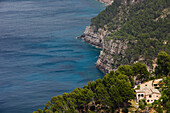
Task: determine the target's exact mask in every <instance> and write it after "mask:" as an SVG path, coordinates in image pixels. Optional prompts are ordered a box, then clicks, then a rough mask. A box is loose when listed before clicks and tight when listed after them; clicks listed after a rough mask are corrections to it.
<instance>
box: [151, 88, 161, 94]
mask: <svg viewBox="0 0 170 113" xmlns="http://www.w3.org/2000/svg"><path fill="white" fill-rule="evenodd" d="M151 90H152V92H153V93H158V94H160V92H159V90H158V89H151Z"/></svg>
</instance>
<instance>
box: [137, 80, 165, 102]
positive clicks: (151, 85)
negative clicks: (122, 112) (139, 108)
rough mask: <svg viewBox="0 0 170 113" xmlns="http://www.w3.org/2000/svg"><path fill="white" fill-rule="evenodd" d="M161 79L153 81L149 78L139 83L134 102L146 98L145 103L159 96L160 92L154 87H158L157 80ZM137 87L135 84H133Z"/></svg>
mask: <svg viewBox="0 0 170 113" xmlns="http://www.w3.org/2000/svg"><path fill="white" fill-rule="evenodd" d="M160 81H162V79H157V80H155V81H153V80H151V81H148V82H145V83H142V84H140V89H139V90H135V91H136V102H137V103H138V102H140V100H142V99H146V102H147V103H153V102H154V101H155V100H158V99H159V98H160V97H161V93H160V92H159V90H158V89H155V87H159V85H158V84H159V82H160ZM135 87H137V86H135Z"/></svg>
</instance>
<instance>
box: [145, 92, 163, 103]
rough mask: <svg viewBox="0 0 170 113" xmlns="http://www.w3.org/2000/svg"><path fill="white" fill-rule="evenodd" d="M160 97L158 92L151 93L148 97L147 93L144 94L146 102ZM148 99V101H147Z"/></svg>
mask: <svg viewBox="0 0 170 113" xmlns="http://www.w3.org/2000/svg"><path fill="white" fill-rule="evenodd" d="M160 97H161V95H160V94H157V93H152V94H151V97H149V95H146V102H147V103H153V102H154V101H155V100H158V99H159V98H160ZM148 100H149V102H148Z"/></svg>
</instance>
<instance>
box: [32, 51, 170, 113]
mask: <svg viewBox="0 0 170 113" xmlns="http://www.w3.org/2000/svg"><path fill="white" fill-rule="evenodd" d="M169 74H170V55H168V54H167V53H165V52H161V53H159V55H158V60H157V67H156V72H155V74H154V75H152V76H151V75H150V74H149V72H148V71H147V68H146V66H145V65H144V64H142V63H135V64H133V66H129V65H122V66H120V67H118V69H117V71H115V72H114V71H111V72H110V73H108V74H106V75H105V76H104V78H103V79H98V80H96V81H92V82H89V83H88V84H87V85H85V86H84V87H83V88H76V89H75V90H74V91H72V92H70V93H64V94H63V95H58V96H55V97H52V99H51V101H48V102H47V104H46V106H45V107H44V109H43V110H41V109H38V110H37V111H35V112H34V113H94V112H96V113H113V112H115V111H120V109H121V110H122V111H123V112H124V113H127V111H130V110H131V108H132V107H133V106H132V105H131V103H130V102H129V101H130V100H133V99H135V92H134V89H133V86H134V78H137V80H141V81H142V82H145V81H148V80H151V79H156V78H160V77H161V78H162V77H164V83H163V84H162V85H161V92H162V97H161V98H160V99H159V100H158V101H155V102H154V103H153V104H152V106H151V105H150V107H151V108H152V107H154V109H155V110H156V111H163V110H164V111H168V110H170V109H169V101H170V100H169V96H170V95H169V93H170V92H169V91H170V77H169ZM162 99H163V100H162ZM159 106H163V107H161V108H160V107H159ZM140 109H141V108H140V107H139V108H138V109H136V111H137V112H139V111H140ZM142 109H143V108H142ZM130 112H132V111H130ZM159 113H162V112H159Z"/></svg>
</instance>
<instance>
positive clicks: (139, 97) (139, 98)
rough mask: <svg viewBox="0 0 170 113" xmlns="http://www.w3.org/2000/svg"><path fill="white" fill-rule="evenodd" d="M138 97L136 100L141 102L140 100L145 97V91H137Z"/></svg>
mask: <svg viewBox="0 0 170 113" xmlns="http://www.w3.org/2000/svg"><path fill="white" fill-rule="evenodd" d="M139 95H140V96H139ZM142 95H143V96H142ZM136 99H137V100H136V101H137V102H139V100H142V99H145V93H142V92H141V93H136Z"/></svg>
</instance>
